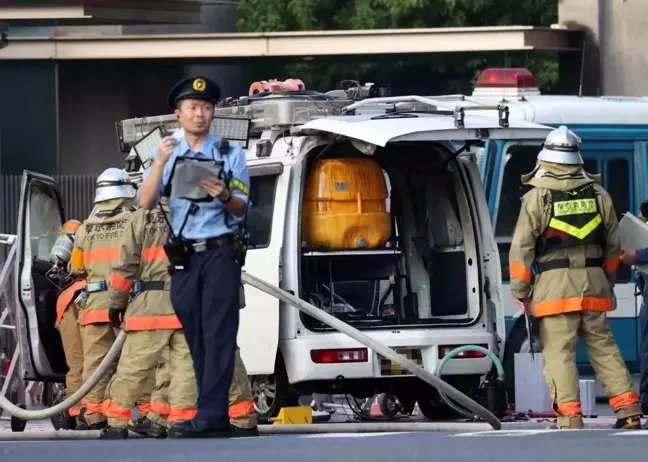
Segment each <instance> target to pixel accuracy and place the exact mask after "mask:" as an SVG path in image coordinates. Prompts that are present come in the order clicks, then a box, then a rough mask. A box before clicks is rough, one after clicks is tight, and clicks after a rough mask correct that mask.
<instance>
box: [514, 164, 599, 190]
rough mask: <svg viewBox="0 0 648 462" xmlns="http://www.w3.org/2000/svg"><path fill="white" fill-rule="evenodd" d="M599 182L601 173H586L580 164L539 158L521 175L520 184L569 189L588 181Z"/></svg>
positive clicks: (578, 186) (583, 184)
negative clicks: (530, 169) (558, 162)
mask: <svg viewBox="0 0 648 462" xmlns="http://www.w3.org/2000/svg"><path fill="white" fill-rule="evenodd" d="M594 182H596V183H599V184H600V183H601V175H594V174H591V173H587V172H586V171H585V169H584V168H583V166H582V165H561V164H554V163H551V162H545V161H542V160H539V161H538V162H537V163H536V166H535V168H534V169H533V170H532V171H531V172H530V173H527V174H526V175H522V184H524V185H528V186H535V187H537V188H545V189H553V190H556V191H571V190H572V189H575V188H580V187H581V186H585V185H586V184H590V183H594Z"/></svg>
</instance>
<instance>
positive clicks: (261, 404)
mask: <svg viewBox="0 0 648 462" xmlns="http://www.w3.org/2000/svg"><path fill="white" fill-rule="evenodd" d="M250 384H251V387H252V397H253V399H254V409H255V411H256V413H257V420H258V421H259V423H260V424H265V423H268V422H269V419H270V418H272V417H277V415H278V414H279V411H280V410H281V408H282V407H290V406H298V405H299V395H298V394H297V393H296V392H295V391H294V390H293V389H292V388H291V387H290V384H289V383H288V374H287V373H286V365H285V363H284V360H283V357H282V356H281V353H278V354H277V359H276V360H275V372H274V374H272V375H255V376H252V377H250Z"/></svg>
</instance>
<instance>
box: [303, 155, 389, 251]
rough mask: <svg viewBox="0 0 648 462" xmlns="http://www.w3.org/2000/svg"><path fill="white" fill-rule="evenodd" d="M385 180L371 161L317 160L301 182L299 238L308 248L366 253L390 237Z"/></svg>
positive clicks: (376, 164) (380, 170)
mask: <svg viewBox="0 0 648 462" xmlns="http://www.w3.org/2000/svg"><path fill="white" fill-rule="evenodd" d="M387 197H388V194H387V187H386V185H385V177H384V176H383V172H382V169H381V168H380V165H379V164H378V163H377V162H376V161H374V160H373V159H323V160H318V161H316V162H315V163H314V165H313V166H312V168H311V170H310V172H309V174H308V179H307V183H306V191H305V195H304V209H303V217H302V238H303V239H304V240H305V241H306V243H307V245H308V246H309V247H315V248H317V247H324V248H329V249H358V248H364V249H370V248H376V247H380V246H382V245H384V244H385V243H386V242H387V240H389V238H390V236H391V233H392V229H391V228H392V225H391V217H390V214H389V213H388V212H387V211H386V199H387Z"/></svg>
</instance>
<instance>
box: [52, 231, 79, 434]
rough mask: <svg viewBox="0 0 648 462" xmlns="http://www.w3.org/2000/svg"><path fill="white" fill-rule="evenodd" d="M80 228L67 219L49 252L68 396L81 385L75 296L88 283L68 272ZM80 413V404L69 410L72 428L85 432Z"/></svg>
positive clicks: (77, 310)
mask: <svg viewBox="0 0 648 462" xmlns="http://www.w3.org/2000/svg"><path fill="white" fill-rule="evenodd" d="M80 226H81V222H80V221H78V220H69V221H66V222H65V223H64V224H63V226H62V227H61V232H60V234H59V238H58V239H57V240H56V242H55V243H54V246H53V248H52V251H51V252H50V262H51V263H52V264H53V265H54V266H53V267H52V270H50V271H49V272H48V275H49V276H50V277H49V280H50V281H51V282H52V283H54V284H55V285H56V286H57V287H59V288H60V289H61V290H60V292H59V293H58V295H57V298H56V321H55V327H56V328H57V329H58V331H59V333H60V334H61V343H62V344H63V351H64V353H65V362H66V363H67V366H68V372H67V373H66V374H65V391H66V394H67V396H71V395H72V394H74V393H75V392H76V391H77V390H78V389H79V388H80V387H81V385H82V384H83V345H82V344H81V331H80V330H79V324H78V318H79V311H80V310H82V309H83V306H84V303H83V301H82V300H78V297H79V295H80V294H81V293H82V291H83V290H84V289H85V286H86V285H87V283H86V280H85V279H84V278H83V277H77V278H72V277H70V275H69V273H68V265H69V261H70V255H71V252H72V248H73V246H74V236H75V234H76V232H77V230H78V229H79V227H80ZM83 411H84V409H83V405H75V406H72V407H71V408H70V409H69V410H68V415H69V416H70V418H71V419H72V422H70V423H71V424H72V425H71V427H72V428H75V429H78V430H87V425H86V423H85V419H84V418H83V416H82V413H83Z"/></svg>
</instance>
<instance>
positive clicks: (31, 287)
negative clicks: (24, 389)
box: [14, 171, 68, 382]
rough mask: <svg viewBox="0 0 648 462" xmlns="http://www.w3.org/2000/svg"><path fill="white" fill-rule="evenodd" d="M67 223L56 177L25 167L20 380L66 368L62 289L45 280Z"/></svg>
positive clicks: (51, 377)
mask: <svg viewBox="0 0 648 462" xmlns="http://www.w3.org/2000/svg"><path fill="white" fill-rule="evenodd" d="M64 222H65V213H64V210H63V201H62V197H61V191H60V190H59V188H58V185H57V184H56V182H55V181H54V179H52V178H50V177H48V176H45V175H40V174H38V173H34V172H30V171H25V172H24V173H23V177H22V185H21V190H20V206H19V209H18V229H17V233H16V234H17V235H16V238H17V255H16V262H15V268H14V270H15V275H16V278H15V279H16V286H17V287H16V291H15V293H16V329H17V330H16V333H17V339H18V343H19V346H20V352H21V361H20V365H21V371H20V372H21V378H22V379H25V380H37V381H57V382H60V381H63V380H64V379H65V373H66V372H67V370H68V367H67V364H66V362H65V353H64V351H63V345H62V343H61V337H60V335H59V332H58V330H57V329H56V328H55V326H54V325H55V322H56V295H57V292H58V289H57V288H56V286H54V285H53V284H52V283H50V282H49V281H48V280H47V279H46V278H45V273H46V272H47V270H49V269H50V267H51V264H50V263H49V261H48V260H49V253H50V250H51V249H52V247H53V245H54V241H56V239H57V237H58V234H59V232H60V230H61V226H62V225H63V223H64Z"/></svg>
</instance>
